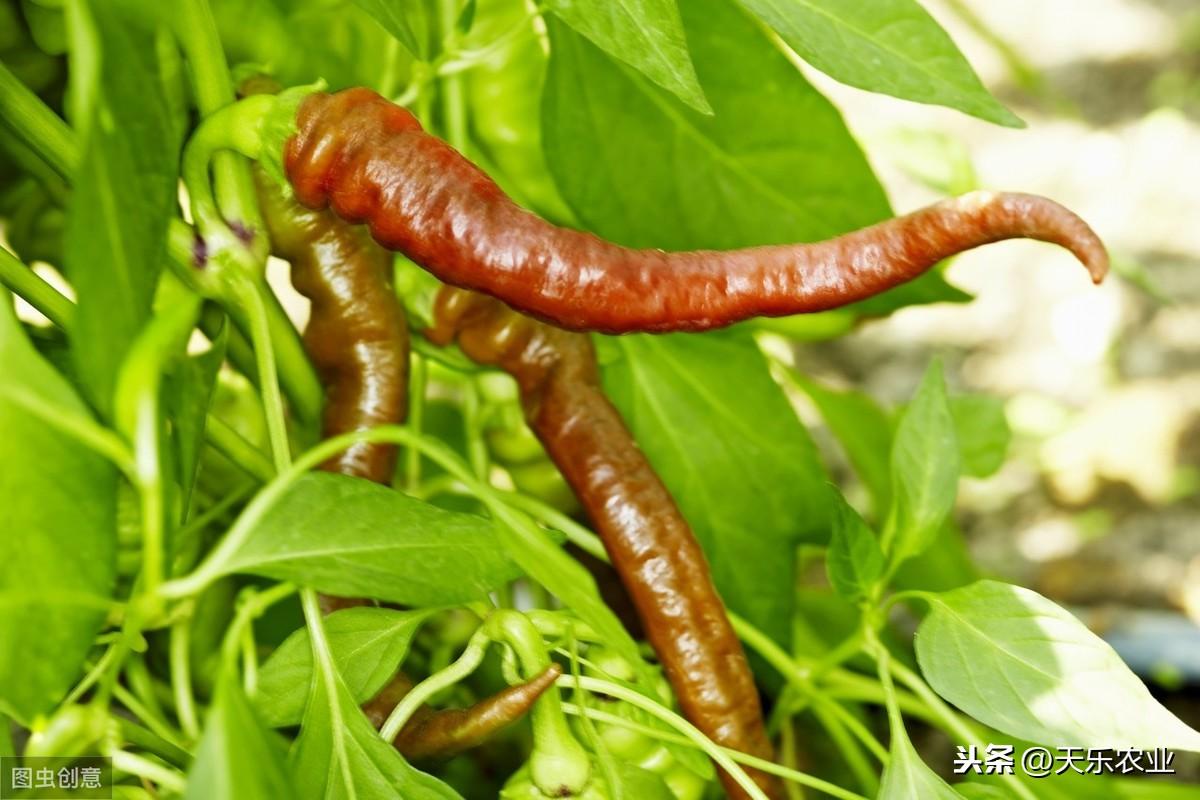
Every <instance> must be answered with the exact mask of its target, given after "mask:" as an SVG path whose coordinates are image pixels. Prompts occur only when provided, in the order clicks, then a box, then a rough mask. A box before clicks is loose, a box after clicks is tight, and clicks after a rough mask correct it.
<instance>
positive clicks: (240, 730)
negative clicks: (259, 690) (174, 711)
mask: <svg viewBox="0 0 1200 800" xmlns="http://www.w3.org/2000/svg"><path fill="white" fill-rule="evenodd" d="M286 753H287V750H286V747H285V745H284V742H283V740H282V739H281V738H279V736H278V735H276V734H275V733H274V732H273V731H271V730H269V729H267V728H266V727H264V726H263V723H262V721H261V720H260V719H259V718H258V715H257V714H255V713H254V709H252V708H251V707H250V702H249V701H248V700H247V699H246V695H245V694H243V693H242V688H241V686H239V685H238V683H237V681H236V680H235V679H233V678H231V677H229V676H228V675H227V676H226V677H225V678H224V679H223V680H222V681H221V683H220V684H219V685H218V687H217V696H216V700H215V702H214V703H213V705H212V707H211V709H210V710H209V712H208V718H207V719H206V720H205V725H204V736H203V737H202V738H201V739H200V744H199V745H198V746H197V748H196V760H195V762H193V764H192V768H191V770H189V771H188V783H187V791H186V792H185V793H184V798H185V800H260V798H261V800H278V798H281V797H295V796H296V790H295V788H294V787H293V786H292V781H291V779H290V777H289V776H288V772H287V766H286V761H285V758H286Z"/></svg>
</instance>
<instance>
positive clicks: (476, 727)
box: [363, 663, 562, 760]
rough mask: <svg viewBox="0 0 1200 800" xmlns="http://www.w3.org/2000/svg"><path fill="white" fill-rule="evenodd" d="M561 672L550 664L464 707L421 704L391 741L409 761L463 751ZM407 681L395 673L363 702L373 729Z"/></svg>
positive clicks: (516, 715)
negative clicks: (532, 674) (531, 676)
mask: <svg viewBox="0 0 1200 800" xmlns="http://www.w3.org/2000/svg"><path fill="white" fill-rule="evenodd" d="M560 675H562V667H560V666H559V665H558V664H555V663H552V664H551V665H550V666H549V667H547V668H546V669H545V670H544V671H543V672H542V673H541V674H539V675H538V676H537V677H535V678H532V679H531V680H529V681H526V682H525V683H519V684H516V685H515V686H507V687H505V688H504V689H501V690H500V691H498V692H496V693H495V694H494V695H492V696H490V697H485V698H484V699H483V700H480V701H479V702H478V703H476V704H475V705H473V706H470V707H468V708H447V709H442V710H440V711H433V710H431V709H429V708H428V707H423V708H422V709H421V710H420V711H418V712H417V714H416V716H414V717H413V718H412V719H411V720H409V721H408V723H407V724H406V725H405V726H404V727H403V728H402V729H401V730H400V733H398V734H397V735H396V738H395V739H393V740H392V744H393V745H394V746H395V747H396V749H397V750H399V751H400V753H401V755H403V756H404V757H405V758H408V759H412V760H420V759H431V758H432V759H436V758H450V757H451V756H455V755H457V754H459V753H461V752H463V751H464V750H469V749H471V748H472V747H475V746H477V745H479V744H482V743H483V742H484V741H486V740H487V739H489V738H491V737H492V736H493V735H494V734H496V733H497V732H498V731H500V730H502V729H503V728H506V727H508V726H509V725H511V724H512V723H514V722H516V721H517V720H519V719H520V718H521V717H523V716H525V715H526V714H528V713H529V710H530V709H531V708H533V704H534V703H535V702H537V699H538V698H539V697H541V696H542V695H543V694H545V692H546V690H547V689H550V688H551V687H552V686H554V682H555V681H556V680H558V678H559V676H560ZM412 687H413V683H412V681H411V680H410V679H409V678H408V677H407V676H405V675H403V674H400V675H397V676H396V678H395V679H393V681H392V683H391V684H389V685H388V686H387V687H385V688H384V689H383V690H382V691H380V693H379V694H378V695H376V697H375V698H374V699H372V700H371V701H370V702H368V703H367V704H366V705H365V706H363V712H364V713H365V714H366V715H367V718H368V719H369V720H371V724H373V725H374V726H375V727H376V728H379V727H382V725H383V723H384V721H385V720H386V719H387V717H388V714H390V713H391V711H392V709H393V708H395V706H396V704H397V703H399V702H400V701H401V700H402V699H403V698H404V696H405V695H406V694H408V693H409V692H410V691H412Z"/></svg>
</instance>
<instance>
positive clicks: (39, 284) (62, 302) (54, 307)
mask: <svg viewBox="0 0 1200 800" xmlns="http://www.w3.org/2000/svg"><path fill="white" fill-rule="evenodd" d="M0 283H3V284H4V285H5V286H7V287H8V288H9V289H11V290H12V291H13V292H15V293H16V294H17V295H19V296H20V297H21V298H22V299H23V300H25V301H26V302H27V303H29V305H31V306H33V307H34V308H36V309H37V310H38V311H39V312H41V314H42V315H43V316H45V317H46V319H48V320H50V321H51V322H53V323H54V324H55V325H57V326H58V327H60V328H62V329H64V330H67V329H69V328H70V326H71V321H72V320H73V319H74V317H75V304H74V303H72V302H71V301H70V300H68V299H67V298H66V297H64V296H63V295H62V294H60V293H59V291H58V290H57V289H55V288H54V287H53V286H51V285H50V284H49V283H46V281H44V280H42V278H41V276H39V275H38V274H37V273H36V272H34V271H33V270H32V269H31V268H30V267H27V266H25V264H24V263H23V262H21V261H20V260H19V259H18V258H17V257H16V256H14V255H13V254H12V253H10V252H8V251H7V250H5V249H4V248H3V247H0Z"/></svg>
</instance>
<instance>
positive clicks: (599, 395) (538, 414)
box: [428, 287, 782, 798]
mask: <svg viewBox="0 0 1200 800" xmlns="http://www.w3.org/2000/svg"><path fill="white" fill-rule="evenodd" d="M428 335H429V337H430V339H431V340H433V341H434V342H435V343H438V344H443V345H445V344H449V343H450V342H452V341H457V342H458V344H459V346H460V347H461V348H462V350H463V352H464V353H466V354H467V356H469V357H470V358H471V359H473V360H475V361H477V362H479V363H481V364H487V365H492V366H497V367H499V368H501V369H503V370H504V371H506V372H508V373H509V374H511V375H512V376H513V377H514V378H515V379H516V381H517V384H518V386H519V388H520V395H521V404H522V407H523V408H524V411H525V415H526V418H527V420H528V422H529V426H530V428H531V429H532V430H533V431H534V433H535V434H536V435H537V437H538V438H539V439H540V440H541V442H542V445H543V446H544V447H545V448H546V452H547V453H548V454H549V455H550V458H551V459H552V460H553V461H554V463H555V464H556V465H557V466H558V468H559V469H560V470H561V471H562V474H563V476H564V477H565V478H566V480H567V483H568V484H570V486H571V488H572V489H573V490H574V492H575V494H576V496H577V497H578V498H579V502H580V504H581V505H582V506H583V508H584V509H585V510H586V511H587V513H588V515H589V517H590V518H591V520H592V523H593V525H594V526H595V528H596V531H597V532H598V533H599V535H600V537H601V539H602V540H603V541H604V546H605V548H606V549H607V551H608V554H609V556H610V558H611V559H612V563H613V566H614V567H615V568H616V570H617V573H618V574H619V575H620V576H621V579H622V582H623V583H624V585H625V588H626V589H627V590H628V592H629V594H630V596H631V598H632V600H633V603H634V606H635V607H636V608H637V612H638V616H639V618H640V619H641V621H642V624H643V626H644V628H645V630H646V636H647V638H648V639H649V640H650V644H651V645H652V646H653V647H654V650H655V652H656V653H657V654H658V657H659V660H660V661H661V662H662V665H663V669H664V671H665V673H666V675H667V679H668V680H669V681H670V683H671V686H672V687H673V688H674V690H675V694H676V696H677V697H678V698H679V704H680V707H681V708H682V710H683V713H684V714H685V715H686V716H687V718H688V719H689V720H691V722H692V723H693V724H694V725H696V727H697V728H699V729H700V730H701V731H703V732H704V733H705V734H706V735H707V736H709V737H710V738H711V739H712V740H713V741H714V742H716V743H717V744H720V745H722V746H724V747H731V748H734V749H736V750H742V751H744V752H747V753H750V754H752V755H756V756H759V757H762V758H767V759H770V758H771V757H772V747H771V743H770V740H769V739H768V738H767V734H766V728H765V727H764V725H763V718H762V708H761V706H760V703H759V697H758V691H757V689H756V687H755V685H754V678H753V675H752V674H751V672H750V667H749V665H748V664H747V662H746V656H745V653H744V651H743V650H742V645H741V642H740V641H738V638H737V636H736V635H735V634H734V631H733V628H732V627H731V625H730V623H729V619H728V617H727V616H726V614H725V608H724V606H723V605H722V603H721V599H720V597H719V596H718V595H717V590H716V587H715V586H714V585H713V582H712V576H711V575H710V572H709V567H708V562H707V560H706V559H705V556H704V552H703V551H702V550H701V549H700V544H699V542H697V541H696V537H695V536H694V534H693V533H692V531H691V528H690V527H689V526H688V524H687V522H686V521H685V520H684V518H683V515H682V514H681V513H680V511H679V508H678V507H677V506H676V505H675V501H674V499H673V498H672V497H671V495H670V493H669V492H668V491H667V488H666V486H664V485H663V483H662V481H661V480H660V479H659V477H658V475H657V473H655V471H654V469H653V468H652V467H651V466H650V463H649V461H647V460H646V457H645V456H644V455H642V451H641V450H640V449H639V448H638V446H637V444H636V442H634V440H633V436H632V435H631V434H630V433H629V431H628V429H627V428H626V427H625V423H624V422H623V421H622V420H621V417H620V415H619V413H618V412H617V410H616V408H614V407H613V405H612V404H611V403H610V402H609V401H608V398H607V397H605V395H604V393H603V391H602V390H601V387H600V376H599V372H598V369H597V365H596V357H595V353H594V352H593V350H592V344H591V341H590V339H589V338H588V337H587V336H585V335H582V334H578V333H571V332H569V331H564V330H561V329H559V328H555V327H552V326H550V325H546V324H544V323H541V322H538V321H537V320H534V319H532V318H530V317H526V316H524V315H522V314H518V313H517V312H515V311H513V310H512V309H511V308H509V307H508V306H506V305H504V304H503V303H501V302H499V301H497V300H494V299H492V298H489V297H486V296H484V295H481V294H478V293H475V292H469V291H465V290H462V289H455V288H451V287H447V288H446V289H443V290H442V292H441V293H440V294H439V295H438V299H437V302H436V305H435V313H434V328H433V329H432V330H431V331H429V333H428ZM751 774H752V775H753V776H754V778H755V780H756V781H757V782H759V783H760V785H761V786H763V788H764V789H765V790H767V792H768V794H769V795H770V796H772V797H780V796H782V795H781V791H780V787H779V785H778V783H777V781H776V780H775V779H774V778H772V777H770V776H768V775H766V774H763V773H754V772H753V771H752V773H751ZM722 781H723V782H724V785H725V788H726V790H727V791H728V793H729V795H730V797H733V798H742V797H745V793H744V792H743V791H742V790H741V789H740V787H738V786H737V784H735V783H733V781H732V780H730V779H729V778H728V776H727V775H722Z"/></svg>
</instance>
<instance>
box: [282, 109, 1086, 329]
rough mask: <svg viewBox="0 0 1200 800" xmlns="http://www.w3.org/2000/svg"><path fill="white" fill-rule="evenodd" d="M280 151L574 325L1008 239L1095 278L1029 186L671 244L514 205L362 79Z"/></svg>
mask: <svg viewBox="0 0 1200 800" xmlns="http://www.w3.org/2000/svg"><path fill="white" fill-rule="evenodd" d="M296 122H297V126H298V130H297V133H296V135H295V136H293V137H292V138H291V139H289V140H288V142H287V145H286V149H285V152H284V167H285V171H286V173H287V176H288V179H289V180H290V182H291V184H292V186H293V187H294V188H295V190H296V196H297V197H298V198H299V200H300V202H301V203H303V204H305V205H307V206H309V207H311V208H325V207H326V206H328V207H330V208H332V209H333V210H334V212H336V213H337V214H338V215H339V216H341V217H342V218H344V219H347V220H350V221H351V222H365V223H366V224H367V225H368V226H369V227H370V230H371V234H372V235H373V236H374V237H375V239H376V241H378V242H379V243H380V244H382V245H383V246H384V247H387V248H388V249H390V250H397V251H399V252H402V253H404V254H405V255H406V256H408V257H409V258H410V259H412V260H413V261H414V262H416V263H417V264H419V265H421V266H422V267H424V268H425V269H427V270H429V271H430V272H432V273H433V274H434V275H436V276H437V277H438V278H440V279H441V280H443V281H445V282H446V283H450V284H452V285H454V286H460V287H465V288H469V289H476V290H478V291H481V292H484V293H486V294H489V295H491V296H493V297H498V298H500V299H501V300H503V301H504V302H505V303H507V304H509V305H510V306H512V307H513V308H516V309H518V310H520V311H523V312H525V313H527V314H530V315H532V316H535V317H537V318H539V319H543V320H546V321H548V322H552V323H554V324H555V325H558V326H559V327H562V328H567V329H570V330H593V331H601V332H605V333H628V332H631V331H679V330H686V331H699V330H707V329H710V328H717V327H721V326H723V325H729V324H731V323H733V322H737V321H739V320H743V319H747V318H749V317H755V316H783V315H788V314H800V313H807V312H812V311H823V310H826V309H830V308H835V307H838V306H842V305H846V304H847V303H853V302H855V301H857V300H862V299H864V298H867V297H871V296H872V295H875V294H878V293H880V292H882V291H884V290H886V289H889V288H891V287H893V286H896V285H897V284H900V283H904V282H905V281H909V280H912V279H913V278H916V277H917V276H918V275H920V274H921V273H923V272H925V271H926V270H928V269H929V268H930V267H932V266H933V265H934V264H936V263H937V262H939V261H941V260H942V259H944V258H947V257H949V256H952V255H955V254H956V253H960V252H962V251H964V250H969V249H971V248H974V247H978V246H980V245H984V244H988V243H990V242H996V241H1000V240H1003V239H1014V238H1032V239H1040V240H1043V241H1047V242H1053V243H1055V244H1059V245H1062V246H1063V247H1066V248H1068V249H1070V250H1071V251H1072V252H1074V253H1075V255H1076V256H1077V257H1078V258H1079V259H1080V260H1081V261H1082V262H1083V263H1084V264H1085V265H1086V266H1087V268H1088V271H1089V272H1090V273H1091V276H1092V279H1093V280H1095V281H1097V282H1098V281H1100V280H1101V279H1102V278H1103V277H1104V275H1105V273H1106V272H1107V271H1108V255H1107V253H1106V252H1105V249H1104V246H1103V244H1102V243H1101V242H1100V240H1099V238H1098V237H1097V236H1096V234H1095V233H1094V232H1093V231H1092V230H1091V228H1089V227H1088V226H1087V223H1085V222H1084V221H1083V220H1082V219H1080V218H1079V217H1077V216H1076V215H1075V214H1073V213H1071V212H1070V211H1068V210H1067V209H1066V208H1063V207H1062V206H1060V205H1058V204H1057V203H1055V202H1053V201H1051V200H1047V199H1046V198H1043V197H1037V196H1034V195H1026V194H998V193H992V192H976V193H973V194H968V195H964V196H963V197H958V198H955V199H952V200H946V201H944V202H941V203H938V204H936V205H933V206H930V207H928V208H925V209H922V210H920V211H916V212H914V213H912V214H909V215H907V216H904V217H898V218H896V219H891V220H888V221H886V222H881V223H879V224H878V225H873V226H871V227H869V228H864V229H862V230H859V231H855V232H853V233H848V234H846V235H844V236H839V237H837V238H834V239H830V240H827V241H824V242H818V243H815V244H782V245H767V246H762V247H751V248H746V249H742V250H731V251H710V250H700V251H694V252H685V253H666V252H663V251H661V250H635V249H630V248H626V247H621V246H619V245H616V244H613V243H611V242H607V241H605V240H603V239H601V238H599V237H597V236H594V235H592V234H589V233H582V232H580V231H575V230H570V229H567V228H561V227H558V226H555V225H552V224H550V223H548V222H546V221H545V220H543V219H541V218H540V217H538V216H536V215H534V214H532V213H530V212H528V211H526V210H524V209H522V208H520V207H519V206H517V205H516V204H515V203H514V202H513V201H512V200H511V199H510V198H509V197H508V196H507V195H505V194H504V192H502V191H501V190H500V188H499V187H498V186H497V185H496V183H495V182H494V181H492V179H491V178H490V177H488V176H487V175H486V174H485V173H484V172H483V171H481V170H480V169H479V168H478V167H476V166H475V165H474V164H472V163H471V162H469V161H468V160H467V159H466V158H464V157H463V156H462V155H461V154H459V153H458V152H457V151H456V150H454V149H453V148H452V147H450V146H449V145H448V144H446V143H445V142H443V141H441V140H440V139H438V138H436V137H434V136H431V135H429V134H427V133H425V132H424V131H423V130H422V129H421V126H420V124H419V123H418V122H417V120H416V118H415V117H413V115H412V114H410V113H409V112H408V111H406V110H405V109H403V108H401V107H400V106H397V105H394V104H392V103H390V102H388V101H387V100H385V99H384V98H382V97H380V96H379V95H377V94H375V93H374V92H372V91H370V90H369V89H361V88H360V89H346V90H344V91H342V92H338V93H337V94H333V95H330V94H323V93H317V94H312V95H310V96H309V97H307V98H306V99H305V100H304V102H303V104H302V105H301V106H300V111H299V113H298V115H297V119H296Z"/></svg>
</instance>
